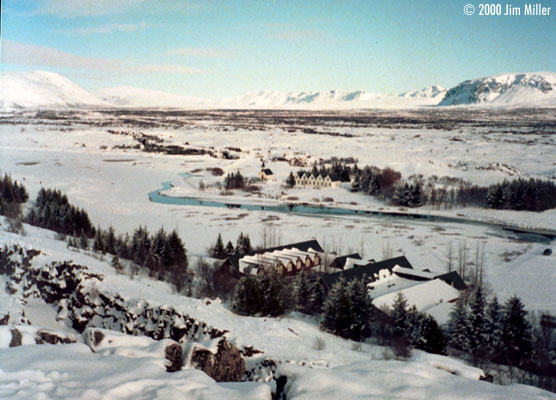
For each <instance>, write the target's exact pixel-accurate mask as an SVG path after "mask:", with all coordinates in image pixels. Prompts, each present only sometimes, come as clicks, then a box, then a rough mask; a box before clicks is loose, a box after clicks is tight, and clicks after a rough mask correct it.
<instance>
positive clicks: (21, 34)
mask: <svg viewBox="0 0 556 400" xmlns="http://www.w3.org/2000/svg"><path fill="white" fill-rule="evenodd" d="M466 3H471V4H475V6H477V7H478V3H479V1H477V2H474V1H473V0H442V1H439V0H381V1H375V0H367V1H355V0H353V1H350V0H338V1H326V0H320V1H311V0H305V1H288V0H280V1H278V0H276V1H272V0H268V1H262V0H260V1H255V0H253V1H247V0H245V1H233V0H228V1H211V0H205V1H179V0H159V1H157V0H3V1H2V54H1V57H2V70H3V71H8V70H36V69H43V70H49V71H54V72H58V73H61V74H63V75H65V76H67V77H68V78H69V79H71V80H72V81H74V82H75V83H77V84H78V85H80V86H82V87H83V88H85V89H87V90H96V89H101V88H106V87H114V86H135V87H140V88H145V89H155V90H163V91H168V92H174V93H180V94H184V95H191V96H196V97H204V98H214V99H219V98H225V97H232V96H238V95H241V94H244V93H246V92H249V91H255V90H280V91H310V90H330V89H345V90H356V89H362V90H366V91H369V92H378V93H383V92H396V93H399V92H403V91H406V90H412V89H420V88H422V87H425V86H428V85H431V84H440V85H442V86H445V87H449V86H453V85H455V84H457V83H459V82H461V81H463V80H465V79H471V78H478V77H482V76H486V75H492V74H499V73H505V72H530V71H556V0H546V1H544V2H542V3H543V4H544V5H546V6H553V10H552V15H550V16H546V17H532V16H529V17H525V16H521V17H480V16H477V15H473V16H466V15H465V14H464V13H463V7H464V5H465V4H466ZM515 3H516V5H521V6H522V5H523V4H524V2H523V1H517V0H516V1H515ZM518 3H519V4H518Z"/></svg>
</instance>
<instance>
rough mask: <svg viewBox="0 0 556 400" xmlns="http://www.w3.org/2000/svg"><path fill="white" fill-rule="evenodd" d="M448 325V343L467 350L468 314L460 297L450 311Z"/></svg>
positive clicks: (468, 346)
mask: <svg viewBox="0 0 556 400" xmlns="http://www.w3.org/2000/svg"><path fill="white" fill-rule="evenodd" d="M448 326H449V333H450V339H449V343H450V345H452V346H453V347H455V348H456V349H459V350H463V351H465V352H469V349H470V345H469V336H470V335H469V331H470V329H469V315H468V313H467V309H466V307H465V304H464V302H463V299H462V298H461V297H460V299H459V300H458V301H457V303H456V306H455V307H454V309H453V310H452V312H451V313H450V321H449V323H448Z"/></svg>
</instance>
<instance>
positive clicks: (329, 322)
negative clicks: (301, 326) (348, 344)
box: [321, 277, 353, 338]
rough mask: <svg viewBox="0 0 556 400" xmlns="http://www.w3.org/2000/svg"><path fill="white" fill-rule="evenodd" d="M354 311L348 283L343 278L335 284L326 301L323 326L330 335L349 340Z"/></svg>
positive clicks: (323, 309)
mask: <svg viewBox="0 0 556 400" xmlns="http://www.w3.org/2000/svg"><path fill="white" fill-rule="evenodd" d="M352 310H353V307H352V304H351V298H350V295H349V293H348V290H347V285H346V281H345V280H344V278H343V277H341V278H340V279H338V280H337V281H336V282H335V283H334V285H333V286H332V288H331V289H330V292H329V293H328V298H327V299H326V300H325V301H324V304H323V307H322V322H321V326H322V327H323V329H325V330H327V331H328V332H330V333H333V334H335V335H338V336H342V337H344V338H348V337H349V336H348V333H349V331H350V326H351V324H352V322H353V316H352Z"/></svg>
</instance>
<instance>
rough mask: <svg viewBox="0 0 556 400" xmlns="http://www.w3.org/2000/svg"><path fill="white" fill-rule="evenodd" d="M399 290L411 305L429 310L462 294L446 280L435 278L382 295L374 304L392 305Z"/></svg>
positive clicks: (377, 305)
mask: <svg viewBox="0 0 556 400" xmlns="http://www.w3.org/2000/svg"><path fill="white" fill-rule="evenodd" d="M399 292H401V293H402V294H403V296H404V297H405V299H406V300H407V304H408V305H409V306H410V307H411V306H415V307H416V308H417V310H419V311H427V310H428V309H430V308H432V307H434V306H436V305H438V304H440V303H446V302H452V301H454V300H457V299H458V298H459V295H460V292H459V290H457V289H454V288H453V287H451V286H450V285H448V284H447V283H446V282H444V281H441V280H440V279H433V280H431V281H426V282H423V283H421V284H418V285H415V286H412V287H409V288H407V289H403V290H399V291H396V292H392V293H388V294H385V295H384V296H380V297H378V298H376V299H374V300H373V304H374V305H375V306H376V307H378V308H382V307H384V306H387V307H392V305H393V304H394V301H395V300H396V296H397V295H398V293H399Z"/></svg>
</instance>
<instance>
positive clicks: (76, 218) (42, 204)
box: [25, 188, 95, 237]
mask: <svg viewBox="0 0 556 400" xmlns="http://www.w3.org/2000/svg"><path fill="white" fill-rule="evenodd" d="M25 222H27V223H29V224H31V225H35V226H39V227H41V228H45V229H50V230H52V231H55V232H58V233H61V234H64V235H73V236H82V235H84V236H86V237H92V236H93V235H94V234H95V229H94V227H93V225H92V224H91V221H90V219H89V216H88V215H87V213H86V212H85V210H83V209H81V208H77V207H75V206H73V205H71V204H70V203H69V201H68V197H67V196H66V195H65V194H62V192H60V191H59V190H53V189H44V188H41V190H40V191H39V193H38V195H37V199H36V200H35V205H34V207H33V208H32V209H31V210H30V211H29V213H28V214H27V216H26V218H25Z"/></svg>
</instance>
